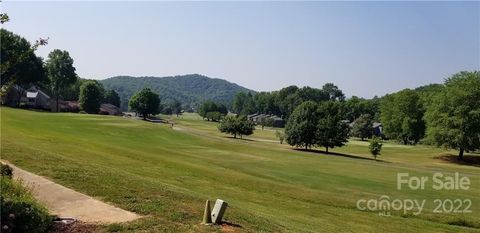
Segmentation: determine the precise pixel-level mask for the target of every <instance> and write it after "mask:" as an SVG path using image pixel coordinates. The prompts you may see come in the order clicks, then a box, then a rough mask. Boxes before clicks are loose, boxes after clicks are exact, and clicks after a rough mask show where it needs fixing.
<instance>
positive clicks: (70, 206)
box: [2, 161, 141, 224]
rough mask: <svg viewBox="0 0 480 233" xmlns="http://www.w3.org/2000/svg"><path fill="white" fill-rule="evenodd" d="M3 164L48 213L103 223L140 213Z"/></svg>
mask: <svg viewBox="0 0 480 233" xmlns="http://www.w3.org/2000/svg"><path fill="white" fill-rule="evenodd" d="M2 162H3V161H2ZM6 164H8V165H10V166H11V167H12V168H13V177H14V178H15V179H22V180H23V182H24V183H25V184H26V185H27V186H29V187H31V188H32V190H33V193H34V195H35V197H36V198H37V199H38V200H39V201H40V202H42V203H44V204H45V205H46V206H47V208H48V209H49V210H50V213H51V214H54V215H57V216H59V217H73V218H76V219H78V220H81V221H83V222H89V223H103V224H109V223H120V222H127V221H132V220H135V219H137V218H140V217H141V216H139V215H137V214H135V213H132V212H129V211H126V210H123V209H120V208H117V207H115V206H112V205H109V204H106V203H104V202H101V201H99V200H96V199H93V198H92V197H89V196H87V195H85V194H82V193H79V192H77V191H74V190H72V189H69V188H66V187H64V186H61V185H59V184H56V183H54V182H52V181H50V180H48V179H46V178H44V177H41V176H38V175H35V174H33V173H30V172H27V171H25V170H23V169H20V168H18V167H16V166H14V165H12V164H10V163H6Z"/></svg>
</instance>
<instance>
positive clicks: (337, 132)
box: [315, 101, 350, 153]
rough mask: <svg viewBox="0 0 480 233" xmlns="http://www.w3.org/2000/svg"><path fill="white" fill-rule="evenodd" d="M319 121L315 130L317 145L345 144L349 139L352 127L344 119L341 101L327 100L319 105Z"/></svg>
mask: <svg viewBox="0 0 480 233" xmlns="http://www.w3.org/2000/svg"><path fill="white" fill-rule="evenodd" d="M317 117H318V122H317V125H316V132H315V137H316V139H315V143H316V145H317V146H322V147H325V151H326V152H327V153H328V149H329V148H334V147H340V146H344V145H345V143H347V141H348V136H349V132H350V127H349V126H348V125H347V124H346V123H344V122H343V121H342V119H343V115H342V111H341V105H340V103H339V102H334V101H326V102H322V103H320V104H319V105H318V110H317Z"/></svg>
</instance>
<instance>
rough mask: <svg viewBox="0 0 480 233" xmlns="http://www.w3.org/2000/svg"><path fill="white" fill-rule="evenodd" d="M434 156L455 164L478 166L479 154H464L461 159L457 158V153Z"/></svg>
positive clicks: (479, 163)
mask: <svg viewBox="0 0 480 233" xmlns="http://www.w3.org/2000/svg"><path fill="white" fill-rule="evenodd" d="M435 158H436V159H440V160H442V161H445V162H448V163H455V164H458V165H464V166H474V167H480V156H478V155H464V156H463V161H462V160H459V159H458V155H449V154H446V155H440V156H436V157H435Z"/></svg>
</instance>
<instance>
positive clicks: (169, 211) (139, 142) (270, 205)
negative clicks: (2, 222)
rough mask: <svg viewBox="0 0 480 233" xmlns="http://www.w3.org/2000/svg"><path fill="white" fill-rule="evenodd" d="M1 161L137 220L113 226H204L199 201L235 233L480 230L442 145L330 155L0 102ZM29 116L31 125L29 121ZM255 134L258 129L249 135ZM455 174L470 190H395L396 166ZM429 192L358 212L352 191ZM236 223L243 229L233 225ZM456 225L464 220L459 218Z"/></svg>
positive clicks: (357, 148) (361, 145)
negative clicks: (405, 208) (398, 206)
mask: <svg viewBox="0 0 480 233" xmlns="http://www.w3.org/2000/svg"><path fill="white" fill-rule="evenodd" d="M1 113H2V115H1V125H2V134H3V135H8V137H1V145H2V147H1V153H2V159H5V160H8V161H10V162H12V163H14V164H15V165H17V166H19V167H21V168H24V169H27V170H29V171H31V172H34V173H36V174H39V175H42V176H46V177H48V178H50V179H52V180H54V181H56V182H58V183H60V184H62V185H64V186H67V187H70V188H73V189H75V190H77V191H80V192H82V193H85V194H88V195H90V196H94V197H96V198H98V199H101V200H104V201H107V202H109V203H112V204H114V205H116V206H118V207H121V208H124V209H126V210H130V211H133V212H136V213H139V214H142V215H145V216H146V217H145V218H142V219H140V220H137V221H135V222H131V223H125V224H121V225H120V226H116V227H115V229H116V231H119V232H211V231H212V230H217V231H220V230H222V229H221V228H222V226H210V227H209V226H202V225H200V224H199V223H200V222H201V220H202V214H203V206H204V203H205V200H206V199H211V200H214V199H216V198H221V199H224V200H226V201H227V202H228V203H229V207H228V209H227V212H226V216H225V217H226V219H227V221H229V222H231V223H233V224H235V225H232V226H223V228H226V229H223V230H230V231H234V232H262V231H263V232H338V231H342V232H414V233H417V232H418V229H421V232H478V231H479V229H480V225H479V222H478V219H480V209H479V206H478V204H477V203H479V202H480V197H479V196H478V193H480V188H479V186H478V185H476V184H478V183H479V182H480V173H479V168H478V167H474V166H460V165H456V164H451V163H447V162H443V161H441V160H439V159H435V157H436V156H438V155H441V154H445V153H448V152H445V151H442V150H440V149H436V148H432V147H427V146H404V145H397V144H390V143H386V144H385V145H384V149H383V150H382V155H381V157H380V159H381V160H382V161H374V160H373V159H371V156H370V155H369V152H368V145H367V143H365V142H357V141H353V142H350V143H349V144H348V145H347V146H345V147H343V148H339V149H334V150H333V151H332V152H335V154H330V155H326V154H322V153H316V152H303V151H297V150H293V149H292V148H291V147H290V146H286V145H280V144H278V143H276V142H274V141H272V140H257V138H259V139H271V138H274V137H272V136H267V134H268V132H270V133H271V134H272V135H273V133H274V131H273V130H270V131H269V130H264V131H261V130H257V131H258V132H255V133H254V135H252V136H251V137H250V138H249V139H247V140H239V139H238V140H233V139H231V138H227V137H224V136H222V135H221V134H220V133H219V132H218V131H217V130H216V124H215V123H212V122H206V121H202V120H199V119H198V117H193V116H192V117H191V116H190V115H186V116H185V117H184V119H182V118H178V119H177V120H176V123H177V125H176V126H175V127H174V128H173V129H172V128H170V126H169V125H164V124H152V123H148V122H144V121H139V120H133V119H125V118H121V117H112V116H100V115H87V114H70V113H41V112H33V111H25V110H18V109H11V108H2V109H1ZM32 122H34V124H32ZM257 133H259V134H258V135H257ZM398 172H408V173H410V174H411V175H417V176H430V177H431V176H432V174H433V173H434V172H443V173H445V174H448V175H452V174H453V173H454V172H460V173H461V174H462V175H466V176H468V177H469V178H470V179H471V183H472V185H471V188H470V189H469V190H462V191H458V192H452V191H448V190H440V191H437V190H432V189H431V187H430V186H427V187H426V189H425V190H408V189H402V190H397V189H396V178H395V176H396V175H395V174H397V173H398ZM381 195H389V196H390V197H391V198H392V199H395V198H402V199H403V198H410V199H419V200H421V199H426V200H427V203H426V204H425V209H424V210H423V212H422V214H420V215H416V216H415V215H412V214H407V215H405V214H402V213H399V212H392V216H390V217H381V216H379V215H378V213H377V212H368V211H360V210H358V209H357V208H356V202H357V200H359V199H371V198H379V197H380V196H381ZM436 198H438V199H455V198H460V199H465V198H469V199H471V200H472V203H473V205H472V206H471V210H472V213H470V214H434V213H432V210H433V209H434V208H435V205H434V203H433V200H434V199H436ZM238 225H240V226H238ZM458 225H464V226H458Z"/></svg>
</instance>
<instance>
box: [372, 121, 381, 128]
mask: <svg viewBox="0 0 480 233" xmlns="http://www.w3.org/2000/svg"><path fill="white" fill-rule="evenodd" d="M372 126H373V128H377V127H379V126H382V123H380V122H373V124H372Z"/></svg>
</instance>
